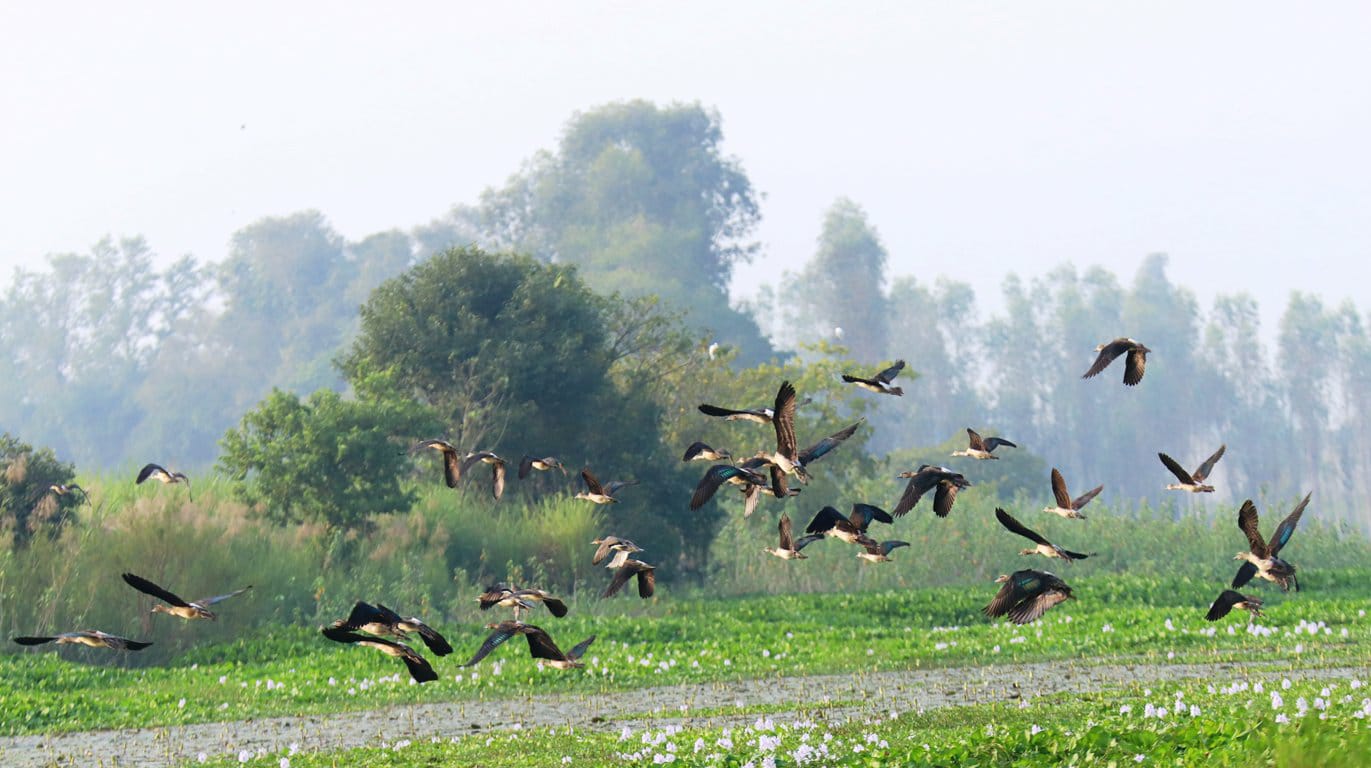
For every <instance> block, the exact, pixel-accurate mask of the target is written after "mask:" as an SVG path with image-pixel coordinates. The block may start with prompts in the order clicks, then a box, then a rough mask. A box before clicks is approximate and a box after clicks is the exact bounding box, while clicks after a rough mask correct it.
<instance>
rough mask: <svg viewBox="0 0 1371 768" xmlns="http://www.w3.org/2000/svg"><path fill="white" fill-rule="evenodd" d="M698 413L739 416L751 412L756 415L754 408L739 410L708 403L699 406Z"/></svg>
mask: <svg viewBox="0 0 1371 768" xmlns="http://www.w3.org/2000/svg"><path fill="white" fill-rule="evenodd" d="M700 413H703V414H704V415H706V416H740V415H744V414H752V415H754V416H755V415H757V411H755V410H751V411H748V410H743V411H739V410H735V409H733V408H720V407H719V406H717V405H709V404H708V403H705V404H703V405H701V406H700Z"/></svg>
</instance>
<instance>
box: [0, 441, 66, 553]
mask: <svg viewBox="0 0 1371 768" xmlns="http://www.w3.org/2000/svg"><path fill="white" fill-rule="evenodd" d="M74 476H75V470H74V469H73V467H72V465H71V464H70V463H66V462H61V461H58V460H57V456H56V455H55V454H54V453H53V452H52V449H51V448H38V449H35V448H34V447H33V446H31V445H29V444H27V443H24V442H21V441H20V440H19V438H17V437H15V436H13V435H11V434H9V433H8V432H6V433H4V434H0V536H3V537H8V538H9V539H11V540H12V541H13V542H14V544H15V545H16V546H23V545H25V544H27V543H28V542H29V541H30V540H31V539H32V538H33V537H34V536H35V535H37V534H39V533H46V534H47V535H48V536H56V535H57V534H58V533H59V532H60V531H61V529H62V527H63V526H64V525H66V524H68V523H70V522H71V521H72V520H73V518H74V517H75V515H76V511H77V508H78V507H79V506H80V505H81V503H82V502H83V501H85V500H86V498H85V496H84V495H83V494H82V493H80V492H79V491H77V492H73V493H68V494H65V495H60V496H59V495H57V494H56V493H54V492H52V491H51V490H50V489H51V487H52V486H53V485H55V484H63V485H65V484H69V483H71V482H72V478H73V477H74Z"/></svg>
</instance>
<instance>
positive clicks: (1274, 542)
mask: <svg viewBox="0 0 1371 768" xmlns="http://www.w3.org/2000/svg"><path fill="white" fill-rule="evenodd" d="M1313 495H1314V494H1313V493H1312V492H1311V493H1309V494H1306V495H1305V497H1304V500H1303V501H1301V502H1300V503H1299V504H1296V505H1295V509H1294V510H1292V511H1291V512H1290V514H1289V515H1288V516H1286V518H1285V519H1284V520H1282V521H1281V524H1280V525H1278V526H1276V532H1275V533H1273V534H1271V540H1270V541H1265V540H1263V539H1262V535H1261V531H1260V530H1259V529H1258V526H1257V507H1256V505H1254V504H1253V503H1252V500H1251V499H1248V500H1247V501H1244V502H1243V503H1242V509H1239V510H1238V528H1240V529H1242V532H1243V533H1244V534H1246V535H1247V543H1248V546H1249V547H1250V550H1249V551H1247V552H1239V553H1238V554H1236V555H1234V556H1233V559H1234V560H1245V561H1246V562H1244V563H1243V564H1242V565H1240V566H1238V574H1237V575H1236V576H1234V577H1233V588H1234V589H1238V588H1240V587H1242V586H1243V585H1244V584H1246V583H1247V582H1249V581H1251V580H1252V577H1253V576H1258V577H1261V578H1263V579H1266V580H1267V581H1269V582H1271V583H1273V584H1277V585H1279V586H1280V588H1281V591H1282V592H1289V591H1290V585H1291V584H1294V585H1295V591H1296V592H1298V591H1300V582H1299V579H1297V578H1295V566H1293V565H1291V564H1290V563H1287V562H1286V561H1284V560H1282V559H1280V558H1279V557H1277V556H1276V555H1277V554H1279V553H1280V551H1281V548H1282V547H1284V546H1285V545H1286V544H1287V543H1288V542H1289V541H1290V537H1291V536H1293V535H1294V534H1295V526H1296V525H1299V522H1300V516H1301V515H1303V514H1304V508H1305V507H1307V506H1309V497H1310V496H1313Z"/></svg>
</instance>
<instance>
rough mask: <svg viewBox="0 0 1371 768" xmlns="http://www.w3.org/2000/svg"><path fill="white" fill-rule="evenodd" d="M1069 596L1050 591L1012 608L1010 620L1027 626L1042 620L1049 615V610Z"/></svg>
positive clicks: (1053, 590)
mask: <svg viewBox="0 0 1371 768" xmlns="http://www.w3.org/2000/svg"><path fill="white" fill-rule="evenodd" d="M1069 596H1070V595H1069V593H1066V592H1058V591H1057V590H1055V589H1049V590H1048V591H1046V592H1043V593H1042V594H1039V595H1037V596H1036V597H1033V598H1030V599H1028V600H1025V601H1024V602H1022V603H1019V604H1018V605H1016V606H1014V607H1013V608H1011V609H1010V610H1009V618H1010V619H1012V620H1013V621H1014V623H1015V624H1027V623H1029V622H1032V621H1037V620H1038V619H1040V618H1042V615H1043V614H1044V613H1047V609H1049V608H1051V607H1052V606H1054V605H1056V604H1057V603H1061V602H1064V601H1065V600H1066V599H1067V598H1068V597H1069Z"/></svg>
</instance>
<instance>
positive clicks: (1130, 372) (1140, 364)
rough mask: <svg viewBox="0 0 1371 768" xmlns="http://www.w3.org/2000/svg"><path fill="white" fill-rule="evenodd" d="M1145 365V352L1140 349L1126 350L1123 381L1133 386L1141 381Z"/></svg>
mask: <svg viewBox="0 0 1371 768" xmlns="http://www.w3.org/2000/svg"><path fill="white" fill-rule="evenodd" d="M1146 367H1147V353H1146V352H1144V351H1142V350H1141V349H1130V350H1128V357H1127V358H1125V359H1124V366H1123V383H1125V384H1127V385H1128V386H1130V387H1131V386H1133V385H1134V384H1137V383H1138V382H1140V381H1142V377H1143V369H1145V368H1146Z"/></svg>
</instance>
